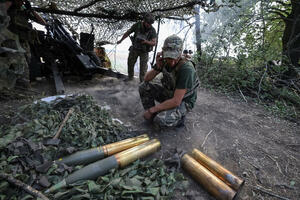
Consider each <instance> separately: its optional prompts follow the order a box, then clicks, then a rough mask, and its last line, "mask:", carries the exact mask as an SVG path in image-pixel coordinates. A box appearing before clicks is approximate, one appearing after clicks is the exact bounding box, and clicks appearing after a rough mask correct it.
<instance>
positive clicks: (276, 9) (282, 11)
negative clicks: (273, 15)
mask: <svg viewBox="0 0 300 200" xmlns="http://www.w3.org/2000/svg"><path fill="white" fill-rule="evenodd" d="M269 9H270V11H272V10H274V11H277V12H280V13H283V14H285V15H289V14H290V13H288V12H287V11H286V10H281V9H279V8H275V7H271V8H269Z"/></svg>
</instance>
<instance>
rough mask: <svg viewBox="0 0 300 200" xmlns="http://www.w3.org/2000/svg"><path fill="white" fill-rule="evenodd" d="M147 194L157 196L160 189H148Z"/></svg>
mask: <svg viewBox="0 0 300 200" xmlns="http://www.w3.org/2000/svg"><path fill="white" fill-rule="evenodd" d="M147 192H148V193H150V194H152V195H153V196H156V195H157V194H158V193H159V187H152V188H147Z"/></svg>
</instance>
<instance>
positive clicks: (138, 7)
mask: <svg viewBox="0 0 300 200" xmlns="http://www.w3.org/2000/svg"><path fill="white" fill-rule="evenodd" d="M31 2H32V5H33V6H34V7H35V8H39V9H37V11H38V12H43V13H56V14H55V15H54V16H55V17H57V18H59V19H60V20H61V21H62V22H63V23H64V24H66V25H67V26H68V28H69V29H70V30H73V33H75V32H76V31H79V32H81V31H83V32H89V31H90V30H91V24H92V23H93V24H94V25H95V35H96V38H97V39H98V40H105V41H110V42H115V41H116V38H117V37H118V36H120V35H121V34H123V33H124V32H125V31H126V30H127V29H128V28H129V26H130V25H132V23H133V22H136V21H137V20H139V19H142V17H143V15H144V14H145V13H146V12H151V13H152V14H153V15H154V16H156V17H161V18H169V17H177V18H178V17H179V18H182V17H183V16H187V15H194V9H193V7H194V5H201V7H202V8H204V9H206V10H207V11H212V10H216V9H217V8H218V6H220V5H221V4H225V3H229V4H232V2H235V1H222V2H220V4H219V5H217V4H216V3H215V1H212V0H165V1H161V0H91V1H83V0H67V1H58V0H54V1H48V0H33V1H31ZM57 14H59V15H57ZM47 15H48V14H46V15H45V16H44V17H46V16H47Z"/></svg>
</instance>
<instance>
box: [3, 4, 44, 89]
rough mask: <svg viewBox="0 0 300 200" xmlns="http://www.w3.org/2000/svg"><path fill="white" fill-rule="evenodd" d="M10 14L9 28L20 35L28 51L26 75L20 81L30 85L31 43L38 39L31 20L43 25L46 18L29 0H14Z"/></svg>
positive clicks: (21, 41) (22, 43) (23, 46)
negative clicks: (34, 9)
mask: <svg viewBox="0 0 300 200" xmlns="http://www.w3.org/2000/svg"><path fill="white" fill-rule="evenodd" d="M7 13H8V15H9V16H10V24H9V26H8V30H10V31H11V32H12V33H14V34H16V35H18V36H19V40H20V44H21V46H22V48H23V49H24V50H25V51H26V53H25V58H26V61H27V62H26V63H24V75H23V77H22V78H21V79H19V80H18V81H19V83H20V84H21V85H23V86H25V87H30V79H29V66H28V65H29V63H30V60H31V52H30V44H34V43H35V42H37V41H38V35H37V32H36V30H34V29H33V28H32V24H31V23H29V20H30V19H31V20H34V21H35V22H37V23H40V24H42V25H47V23H46V22H45V20H44V19H43V18H42V17H41V16H39V15H38V14H37V13H36V12H35V11H33V10H32V8H31V5H30V2H29V1H28V0H12V6H11V7H10V8H9V9H8V11H7Z"/></svg>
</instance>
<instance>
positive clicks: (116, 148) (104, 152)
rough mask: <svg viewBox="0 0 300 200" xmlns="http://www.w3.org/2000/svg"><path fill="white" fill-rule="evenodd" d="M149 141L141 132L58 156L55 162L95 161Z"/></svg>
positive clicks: (78, 162) (84, 162)
mask: <svg viewBox="0 0 300 200" xmlns="http://www.w3.org/2000/svg"><path fill="white" fill-rule="evenodd" d="M147 141H149V137H148V135H147V134H143V135H140V136H137V137H133V138H128V139H125V140H121V141H119V142H114V143H111V144H107V145H104V146H100V147H96V148H92V149H88V150H83V151H79V152H76V153H74V154H72V155H69V156H66V157H64V158H60V159H58V160H56V161H55V162H56V163H64V164H66V165H69V166H71V165H83V164H89V163H92V162H95V161H97V160H100V159H102V158H104V157H107V156H110V155H113V154H115V153H118V152H121V151H123V150H126V149H129V148H131V147H134V146H137V145H140V144H142V143H145V142H147Z"/></svg>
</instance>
